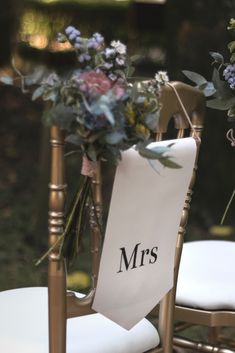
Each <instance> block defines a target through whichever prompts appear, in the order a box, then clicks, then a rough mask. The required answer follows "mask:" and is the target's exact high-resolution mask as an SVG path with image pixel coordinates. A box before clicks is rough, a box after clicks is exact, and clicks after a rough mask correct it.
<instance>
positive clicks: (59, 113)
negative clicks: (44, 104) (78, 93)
mask: <svg viewBox="0 0 235 353" xmlns="http://www.w3.org/2000/svg"><path fill="white" fill-rule="evenodd" d="M75 119H76V117H75V115H74V112H73V109H72V108H71V107H66V106H65V105H64V104H63V103H59V104H57V105H55V106H53V107H52V108H51V109H50V110H49V111H48V120H49V121H50V124H55V125H57V126H60V127H61V128H62V129H66V130H69V129H70V127H71V124H72V123H73V122H74V121H75Z"/></svg>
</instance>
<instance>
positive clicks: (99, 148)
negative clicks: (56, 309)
mask: <svg viewBox="0 0 235 353" xmlns="http://www.w3.org/2000/svg"><path fill="white" fill-rule="evenodd" d="M57 40H58V41H59V42H60V43H66V44H67V46H68V47H69V48H70V50H71V51H73V53H74V58H75V67H73V68H72V69H71V70H66V71H65V72H63V71H62V72H60V73H58V72H56V71H50V70H48V69H45V68H42V69H38V68H37V69H36V70H35V72H34V73H33V74H31V75H29V76H26V77H24V76H23V75H21V74H20V73H19V71H18V70H17V71H18V73H19V74H20V76H21V77H20V78H21V82H22V88H23V90H24V91H25V88H26V86H30V85H32V87H35V86H36V89H34V91H33V94H32V99H33V100H35V99H38V98H41V99H42V100H44V101H47V102H49V104H48V105H47V106H49V108H47V110H46V111H45V113H44V117H43V119H44V122H46V124H48V125H50V126H58V127H60V128H61V129H63V130H65V132H66V139H65V141H66V142H68V143H71V144H73V145H76V147H77V148H78V149H79V151H80V152H81V153H82V159H83V163H82V170H81V178H80V184H79V190H78V192H77V195H76V196H75V198H74V201H73V202H72V204H71V206H70V207H69V211H68V214H67V217H66V224H65V230H64V233H63V234H62V235H61V237H60V238H59V239H58V242H56V244H55V245H54V246H58V245H60V249H61V255H62V256H64V257H65V258H66V259H67V260H68V261H69V262H71V260H72V259H73V257H74V255H75V254H76V253H77V251H78V247H79V237H80V233H81V231H82V223H83V222H82V220H83V218H84V212H85V209H86V207H87V205H89V204H91V203H92V202H93V201H92V196H91V179H92V177H93V176H94V174H95V172H96V166H97V162H99V161H109V162H112V163H114V164H117V163H118V161H119V160H120V159H121V152H122V151H124V150H126V149H128V148H130V147H132V146H133V145H135V148H136V149H137V150H138V152H139V153H140V155H142V156H143V157H146V158H150V159H158V160H159V162H160V163H161V164H163V165H164V166H166V167H170V168H178V167H179V166H178V165H177V163H175V162H174V161H173V160H172V159H171V158H170V156H169V154H168V152H169V150H170V147H171V146H168V147H164V148H160V147H158V148H156V149H155V150H149V149H148V148H147V145H148V144H149V143H150V142H151V141H152V140H153V134H154V132H155V131H156V127H157V123H158V119H159V114H160V109H161V104H160V103H159V96H160V94H161V87H162V85H164V84H166V83H167V82H168V77H167V74H166V72H164V71H160V72H158V73H156V75H155V77H154V78H153V79H151V80H149V81H142V82H141V81H138V82H137V81H136V80H135V78H134V77H133V76H132V75H133V72H134V67H133V63H134V61H135V60H136V58H137V56H134V57H129V56H128V55H127V49H126V45H124V44H123V43H122V42H120V41H119V40H113V41H111V43H110V45H109V46H107V45H106V44H105V42H104V37H103V36H102V35H101V34H100V33H94V34H93V35H92V36H91V37H90V38H85V37H82V35H81V33H80V31H79V30H78V29H76V28H75V27H73V26H69V27H67V28H66V29H65V32H64V34H62V33H59V34H58V38H57ZM1 81H2V82H4V83H8V84H9V83H10V84H11V83H12V81H11V79H10V78H8V77H1ZM97 222H99V220H98V217H97ZM74 228H75V229H76V230H75V231H73V230H74ZM51 250H52V248H50V249H49V251H48V252H47V254H48V253H49V252H50V251H51ZM47 254H45V255H47ZM44 257H45V256H43V257H42V258H41V259H40V260H39V262H40V261H41V260H42V259H43V258H44Z"/></svg>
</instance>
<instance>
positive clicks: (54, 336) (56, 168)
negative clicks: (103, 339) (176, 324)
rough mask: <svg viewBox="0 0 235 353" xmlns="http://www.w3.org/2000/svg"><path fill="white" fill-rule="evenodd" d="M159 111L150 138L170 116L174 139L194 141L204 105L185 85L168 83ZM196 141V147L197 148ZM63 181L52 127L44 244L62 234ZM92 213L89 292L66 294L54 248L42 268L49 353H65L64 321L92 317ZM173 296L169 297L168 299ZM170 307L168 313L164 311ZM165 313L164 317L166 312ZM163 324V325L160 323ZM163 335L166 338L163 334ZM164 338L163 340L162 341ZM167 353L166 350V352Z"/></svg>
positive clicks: (60, 137) (97, 192) (97, 196)
mask: <svg viewBox="0 0 235 353" xmlns="http://www.w3.org/2000/svg"><path fill="white" fill-rule="evenodd" d="M175 89H176V91H177V92H178V95H179V97H180V98H181V100H182V102H183V104H184V106H185V108H186V110H187V112H188V115H189V116H190V117H191V120H192V125H193V129H192V128H191V127H190V126H189V122H188V120H187V117H186V116H185V113H184V111H183V110H182V106H181V104H180V102H179V97H177V95H176V92H175ZM161 102H162V110H161V116H160V119H159V123H158V128H157V133H156V140H158V141H159V140H162V139H163V138H164V135H165V133H166V132H167V128H168V124H169V121H170V120H171V118H172V117H173V118H174V122H175V128H176V129H177V131H178V132H177V138H182V137H184V136H185V131H186V130H189V135H190V136H193V137H195V138H197V137H200V135H201V131H202V126H203V116H204V108H205V102H204V97H203V95H202V93H201V92H200V91H198V90H197V89H195V88H192V87H191V86H188V85H185V84H183V83H179V82H173V83H172V84H171V86H165V87H164V88H163V91H162V95H161ZM199 145H200V144H199V143H198V144H197V148H198V150H199ZM195 171H196V165H195V168H194V173H193V177H192V180H191V183H190V187H189V191H188V194H187V199H186V201H185V206H184V210H183V214H182V219H181V223H180V228H179V239H178V242H177V252H176V267H175V268H176V271H175V272H176V274H177V271H178V265H179V259H180V253H181V248H182V242H183V236H184V233H185V226H186V223H187V218H188V210H189V204H190V200H191V194H192V188H193V184H194V180H195ZM100 186H101V173H100V166H98V168H97V170H96V174H95V176H94V177H93V179H92V187H93V193H94V200H95V207H96V211H97V213H98V215H99V214H101V211H100V210H101V207H102V196H101V187H100ZM66 188H67V185H66V183H65V165H64V133H63V132H62V131H61V130H60V129H59V128H57V127H52V128H51V180H50V184H49V190H50V196H49V245H50V246H51V245H54V244H55V243H56V242H58V239H59V237H60V236H61V235H62V233H63V230H64V205H65V199H66ZM92 217H96V215H94V214H91V220H90V223H91V226H92V249H91V253H92V289H91V290H90V292H89V293H88V295H86V296H85V297H84V298H77V297H75V296H74V295H73V293H71V292H70V293H67V291H66V265H65V261H64V260H63V259H61V258H60V255H59V245H58V247H55V248H54V250H53V251H52V252H51V253H50V254H49V267H48V268H49V269H48V290H49V337H50V353H65V352H66V319H67V318H69V317H75V316H79V315H86V314H90V313H93V312H94V311H93V310H92V309H91V304H92V301H93V298H94V293H95V288H96V284H97V275H98V267H99V257H100V256H99V254H100V250H99V244H100V230H99V227H98V226H97V222H95V220H94V219H93V220H92ZM173 297H174V296H172V297H171V300H170V301H169V300H168V304H169V303H170V308H169V307H168V308H167V305H166V302H164V301H163V302H162V304H161V306H162V309H161V310H160V335H162V339H163V345H165V347H166V351H167V349H168V348H169V349H170V347H169V344H168V346H167V341H168V342H169V337H170V335H171V328H170V327H171V326H170V325H171V324H169V321H170V322H172V315H173V314H172V313H173V307H174V305H173V304H174V303H173V299H174V298H173ZM172 298H173V299H172ZM169 309H170V310H169ZM169 312H170V314H169ZM166 322H167V324H166ZM166 333H167V334H166ZM164 336H165V338H164ZM169 351H170V350H169Z"/></svg>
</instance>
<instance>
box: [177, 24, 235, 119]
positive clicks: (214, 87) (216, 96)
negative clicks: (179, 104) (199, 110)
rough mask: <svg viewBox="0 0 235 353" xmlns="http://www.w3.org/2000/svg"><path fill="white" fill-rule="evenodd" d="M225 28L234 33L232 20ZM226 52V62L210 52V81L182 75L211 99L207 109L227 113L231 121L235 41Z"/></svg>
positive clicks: (233, 116) (188, 73)
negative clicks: (227, 53)
mask: <svg viewBox="0 0 235 353" xmlns="http://www.w3.org/2000/svg"><path fill="white" fill-rule="evenodd" d="M227 28H228V30H230V31H235V20H234V19H231V20H230V22H229V26H228V27H227ZM228 50H229V52H230V58H229V61H228V62H226V61H225V59H224V57H223V55H222V54H220V53H217V52H210V55H211V57H212V58H213V62H212V64H213V65H214V70H213V74H212V79H211V81H207V80H206V78H204V77H203V76H201V75H199V74H198V73H196V72H191V71H183V73H184V74H185V75H186V76H187V77H188V78H189V79H190V80H192V81H193V82H194V83H195V84H196V86H197V87H198V88H199V89H200V90H202V91H203V93H204V94H205V96H206V97H210V98H212V99H209V100H208V101H207V106H208V107H209V108H214V109H219V110H225V111H227V115H228V119H229V120H230V121H233V120H234V119H235V40H234V41H231V42H230V43H228Z"/></svg>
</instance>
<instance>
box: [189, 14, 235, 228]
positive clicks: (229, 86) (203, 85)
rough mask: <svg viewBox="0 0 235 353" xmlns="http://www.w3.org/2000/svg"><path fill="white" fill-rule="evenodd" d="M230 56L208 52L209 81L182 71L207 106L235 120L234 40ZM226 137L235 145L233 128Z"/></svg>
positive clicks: (234, 28)
mask: <svg viewBox="0 0 235 353" xmlns="http://www.w3.org/2000/svg"><path fill="white" fill-rule="evenodd" d="M227 29H228V30H230V31H233V32H234V31H235V19H233V18H232V19H230V22H229V25H228V27H227ZM227 47H228V50H229V53H230V58H229V61H228V62H226V61H225V59H224V57H223V55H222V54H220V53H217V52H210V55H211V57H212V58H213V62H212V64H213V65H214V70H213V74H212V79H211V81H207V80H206V78H204V77H203V76H201V75H200V74H198V73H196V72H191V71H187V70H185V71H183V73H184V74H185V75H186V76H187V77H188V78H189V79H190V80H191V81H193V82H194V83H195V84H196V87H197V88H199V89H200V90H202V91H203V93H204V94H205V96H206V97H210V98H211V99H209V100H207V106H208V107H209V108H213V109H218V110H222V111H227V116H228V121H230V122H234V121H235V40H233V41H231V42H229V43H228V45H227ZM226 136H227V139H228V140H229V142H230V143H231V146H232V147H235V137H234V134H233V129H229V130H228V131H227V135H226ZM234 197H235V189H234V190H233V191H232V194H231V196H230V199H229V201H228V203H227V206H226V208H225V211H224V214H223V216H222V219H221V224H223V223H224V220H225V218H226V215H227V213H228V210H229V208H230V205H231V203H232V201H233V199H234Z"/></svg>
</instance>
